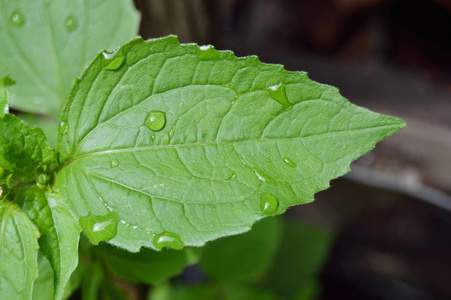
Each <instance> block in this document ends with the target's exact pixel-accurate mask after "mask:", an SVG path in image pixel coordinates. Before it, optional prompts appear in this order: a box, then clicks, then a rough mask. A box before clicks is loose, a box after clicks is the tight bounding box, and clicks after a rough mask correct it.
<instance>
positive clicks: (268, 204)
mask: <svg viewBox="0 0 451 300" xmlns="http://www.w3.org/2000/svg"><path fill="white" fill-rule="evenodd" d="M278 207H279V201H277V199H276V198H275V197H274V196H272V195H270V194H266V193H261V197H260V209H261V210H262V211H263V212H264V213H265V214H272V213H274V212H276V211H277V208H278Z"/></svg>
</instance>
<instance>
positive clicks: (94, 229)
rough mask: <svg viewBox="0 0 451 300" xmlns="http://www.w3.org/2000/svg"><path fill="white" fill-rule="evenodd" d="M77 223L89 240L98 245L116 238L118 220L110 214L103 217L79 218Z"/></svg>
mask: <svg viewBox="0 0 451 300" xmlns="http://www.w3.org/2000/svg"><path fill="white" fill-rule="evenodd" d="M79 222H80V225H81V227H82V228H83V231H84V232H85V233H86V235H87V236H88V238H89V240H90V241H91V242H92V243H94V244H98V243H99V242H102V241H109V240H111V239H112V238H113V237H115V236H116V233H117V224H118V222H119V220H118V219H117V218H116V217H115V216H114V215H113V214H111V213H109V214H107V215H104V216H94V215H91V214H88V215H87V216H85V217H82V218H80V219H79Z"/></svg>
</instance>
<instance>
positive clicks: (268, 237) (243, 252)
mask: <svg viewBox="0 0 451 300" xmlns="http://www.w3.org/2000/svg"><path fill="white" fill-rule="evenodd" d="M281 229H282V224H281V220H280V219H279V218H267V219H264V220H262V221H260V222H258V223H257V224H255V225H254V227H253V228H252V230H250V231H248V232H246V233H245V234H242V235H237V236H231V237H227V238H223V239H219V240H216V241H213V242H210V243H208V244H207V245H205V247H204V248H203V249H202V255H201V258H200V261H199V263H200V265H201V266H202V268H203V269H204V270H205V272H206V273H207V274H208V275H209V276H210V277H212V278H214V279H217V280H220V281H226V282H247V281H253V280H255V279H258V278H259V277H261V276H262V275H263V274H264V272H265V271H267V269H268V268H269V267H271V265H272V263H273V259H274V256H275V254H276V250H277V249H278V246H279V241H280V239H279V237H280V234H281Z"/></svg>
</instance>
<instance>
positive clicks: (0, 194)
mask: <svg viewBox="0 0 451 300" xmlns="http://www.w3.org/2000/svg"><path fill="white" fill-rule="evenodd" d="M2 194H3V188H2V187H1V186H0V197H1V196H2Z"/></svg>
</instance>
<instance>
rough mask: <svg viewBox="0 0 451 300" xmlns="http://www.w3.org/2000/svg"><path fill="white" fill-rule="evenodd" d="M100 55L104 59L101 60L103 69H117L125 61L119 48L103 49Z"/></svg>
mask: <svg viewBox="0 0 451 300" xmlns="http://www.w3.org/2000/svg"><path fill="white" fill-rule="evenodd" d="M102 55H103V58H104V61H103V62H102V67H103V69H104V70H112V71H114V70H117V69H119V67H120V66H122V64H123V63H124V62H125V55H124V53H123V52H122V49H120V48H118V49H116V50H114V51H112V52H108V51H103V52H102Z"/></svg>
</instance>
